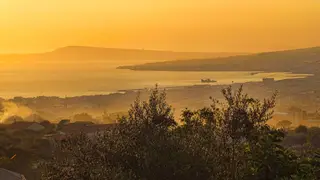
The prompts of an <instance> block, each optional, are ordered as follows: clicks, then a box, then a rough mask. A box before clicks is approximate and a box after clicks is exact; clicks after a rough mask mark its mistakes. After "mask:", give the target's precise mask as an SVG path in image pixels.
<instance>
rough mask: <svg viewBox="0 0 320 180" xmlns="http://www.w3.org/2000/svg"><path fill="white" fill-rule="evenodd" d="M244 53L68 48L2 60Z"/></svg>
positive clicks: (171, 57)
mask: <svg viewBox="0 0 320 180" xmlns="http://www.w3.org/2000/svg"><path fill="white" fill-rule="evenodd" d="M239 54H244V53H224V52H217V53H209V52H208V53H206V52H173V51H155V50H140V49H116V48H100V47H86V46H68V47H63V48H59V49H56V50H54V51H52V52H46V53H35V54H3V55H0V60H41V61H45V60H65V61H68V60H77V61H86V60H106V61H114V60H154V61H157V60H177V59H194V58H213V57H225V56H232V55H239Z"/></svg>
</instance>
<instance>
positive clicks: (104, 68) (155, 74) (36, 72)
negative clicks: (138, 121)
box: [0, 61, 307, 98]
mask: <svg viewBox="0 0 320 180" xmlns="http://www.w3.org/2000/svg"><path fill="white" fill-rule="evenodd" d="M119 65H123V64H117V63H106V62H98V61H97V62H90V63H89V62H51V63H48V62H46V63H28V64H25V63H22V62H20V63H19V62H17V63H16V64H10V66H9V65H3V66H1V67H0V76H1V78H0V97H3V98H12V97H15V96H24V97H32V96H60V97H65V96H80V95H93V94H108V93H112V92H117V91H118V90H126V89H141V88H150V87H153V86H154V85H155V84H156V83H158V84H159V85H160V86H161V87H176V86H190V85H199V84H203V83H201V82H200V80H201V79H205V78H210V79H214V80H216V81H217V83H210V84H212V85H218V84H231V83H232V82H234V83H244V82H254V81H261V80H262V78H265V77H270V78H271V77H272V78H275V80H282V79H291V78H304V77H306V76H307V75H305V74H291V73H285V72H275V73H258V74H254V75H252V74H251V73H250V72H216V71H215V72H172V71H171V72H164V71H131V70H124V69H116V67H117V66H119Z"/></svg>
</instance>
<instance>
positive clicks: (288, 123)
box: [276, 120, 292, 130]
mask: <svg viewBox="0 0 320 180" xmlns="http://www.w3.org/2000/svg"><path fill="white" fill-rule="evenodd" d="M291 125H292V122H291V121H289V120H282V121H280V122H278V123H277V125H276V126H277V127H278V128H283V129H286V130H288V129H289V128H290V126H291Z"/></svg>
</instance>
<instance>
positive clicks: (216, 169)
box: [43, 87, 318, 180]
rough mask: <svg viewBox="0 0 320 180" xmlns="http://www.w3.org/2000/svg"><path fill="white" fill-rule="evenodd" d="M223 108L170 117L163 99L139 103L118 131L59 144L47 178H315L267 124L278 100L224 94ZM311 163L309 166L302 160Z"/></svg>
mask: <svg viewBox="0 0 320 180" xmlns="http://www.w3.org/2000/svg"><path fill="white" fill-rule="evenodd" d="M222 93H223V95H224V98H225V101H224V102H219V101H217V100H215V99H213V98H211V99H212V105H211V106H210V107H205V108H202V109H199V110H188V109H186V110H184V111H183V112H182V116H181V122H182V124H181V125H178V124H177V122H176V121H175V120H174V118H173V112H172V108H171V106H169V105H168V104H167V103H166V96H165V92H164V91H163V92H160V91H159V89H158V88H157V87H156V88H155V89H153V90H152V91H151V93H150V96H149V100H148V101H141V100H140V99H139V97H138V98H137V99H136V101H135V102H134V103H133V104H132V106H131V108H130V109H129V111H128V114H129V115H128V117H122V118H121V119H120V120H119V124H118V125H117V126H115V127H114V128H113V129H109V130H107V131H105V133H103V134H100V133H97V135H96V136H95V139H90V138H89V137H88V136H86V135H85V134H81V135H78V136H73V137H70V138H68V139H66V140H64V141H63V142H60V143H59V148H58V149H57V150H56V152H55V156H54V158H53V159H52V160H51V161H49V162H47V163H46V164H45V167H46V168H45V171H44V173H43V179H47V180H54V179H60V180H64V179H68V180H72V179H79V180H81V179H83V180H85V179H95V180H100V179H101V180H102V179H133V180H134V179H148V180H149V179H152V180H164V179H165V180H171V179H172V180H176V179H185V180H189V179H190V180H193V179H208V180H213V179H218V180H219V179H223V180H236V179H237V180H238V179H239V180H240V179H241V180H242V179H248V180H254V179H259V180H260V179H265V180H273V179H316V178H317V177H316V170H317V168H318V167H317V166H316V165H314V164H312V162H311V161H309V160H307V159H308V158H305V157H301V158H300V157H299V156H298V155H296V154H295V153H294V152H293V151H291V150H290V149H287V148H285V147H283V146H281V145H280V142H281V141H282V139H283V137H284V136H285V133H284V132H283V131H282V130H277V129H273V128H272V127H270V126H268V125H267V124H266V122H267V121H268V120H269V119H270V118H271V116H272V113H273V111H272V109H273V108H274V106H275V96H273V97H272V98H271V99H265V100H264V101H259V100H257V99H254V98H251V97H249V96H248V95H247V94H245V93H243V92H242V88H240V89H239V90H238V91H236V92H233V91H232V89H231V87H229V88H226V89H223V90H222ZM305 159H306V160H305Z"/></svg>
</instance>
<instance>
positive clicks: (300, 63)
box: [119, 47, 320, 73]
mask: <svg viewBox="0 0 320 180" xmlns="http://www.w3.org/2000/svg"><path fill="white" fill-rule="evenodd" d="M119 68H120V69H131V70H157V71H288V72H297V73H319V72H320V47H314V48H306V49H297V50H286V51H277V52H266V53H259V54H252V55H240V56H232V57H220V58H210V59H198V60H180V61H167V62H158V63H148V64H142V65H136V66H122V67H119Z"/></svg>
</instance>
